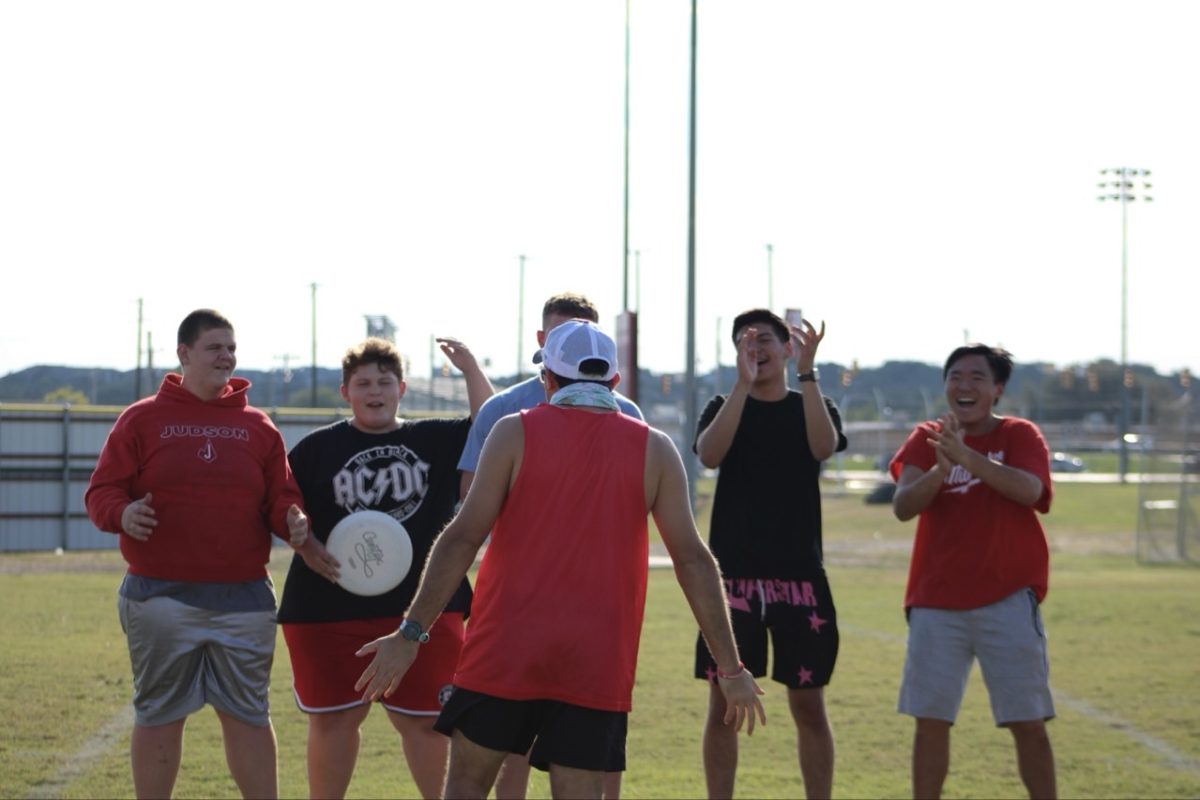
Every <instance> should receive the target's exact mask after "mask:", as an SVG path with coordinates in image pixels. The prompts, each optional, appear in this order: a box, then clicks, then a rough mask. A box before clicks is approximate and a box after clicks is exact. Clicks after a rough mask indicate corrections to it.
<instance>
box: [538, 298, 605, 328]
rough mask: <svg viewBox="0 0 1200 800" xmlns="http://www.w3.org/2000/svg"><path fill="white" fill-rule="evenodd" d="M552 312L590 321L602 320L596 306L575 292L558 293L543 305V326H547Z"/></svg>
mask: <svg viewBox="0 0 1200 800" xmlns="http://www.w3.org/2000/svg"><path fill="white" fill-rule="evenodd" d="M551 314H557V315H559V316H561V317H570V318H572V319H574V318H576V317H578V318H579V319H586V320H588V321H589V322H597V323H598V322H600V312H599V311H597V310H596V306H595V305H593V304H592V301H591V300H588V299H587V298H586V297H584V296H583V295H581V294H575V293H574V292H563V293H562V294H556V295H554V296H553V297H551V298H550V299H549V300H547V301H546V303H545V305H543V306H542V327H543V328H544V327H546V320H548V319H549V318H550V315H551Z"/></svg>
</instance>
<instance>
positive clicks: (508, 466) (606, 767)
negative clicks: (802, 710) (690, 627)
mask: <svg viewBox="0 0 1200 800" xmlns="http://www.w3.org/2000/svg"><path fill="white" fill-rule="evenodd" d="M542 356H543V367H544V380H545V383H546V395H547V398H548V400H549V403H547V404H543V405H540V406H537V407H536V408H533V409H529V410H527V411H524V412H521V413H520V414H513V415H510V416H507V417H504V418H503V419H501V420H500V421H499V422H498V423H497V424H496V426H495V428H493V429H492V432H491V434H489V436H488V439H487V442H486V443H485V445H484V448H483V453H482V455H481V458H480V462H479V469H478V471H477V472H476V475H475V480H474V482H473V483H472V485H471V489H470V492H469V493H468V494H467V498H466V500H465V502H464V504H463V507H462V510H461V511H460V512H459V514H458V516H456V517H455V518H454V520H453V521H452V522H451V523H450V524H449V525H448V526H447V527H446V530H445V531H444V532H443V533H442V535H441V536H440V537H439V538H438V540H437V542H436V543H435V544H434V547H433V551H432V552H431V554H430V557H429V561H428V563H427V564H426V567H425V573H424V575H423V576H422V578H421V586H420V588H419V589H418V590H417V595H416V597H415V598H414V600H413V604H412V606H411V607H410V608H409V610H408V613H407V615H406V617H405V620H404V622H403V623H402V624H401V626H400V629H399V630H398V631H396V632H395V633H393V634H391V635H390V636H386V637H383V638H381V639H376V640H375V641H373V642H370V643H369V644H367V645H365V646H364V647H363V648H362V650H361V651H360V655H366V654H370V653H374V654H375V658H374V659H373V660H372V662H371V664H370V665H369V666H368V667H367V669H366V670H365V671H364V672H363V675H362V677H361V678H360V679H359V681H358V684H357V687H356V688H358V689H359V690H362V691H363V692H364V699H367V700H374V699H377V698H379V697H381V696H385V697H386V696H387V695H388V694H390V693H391V692H392V691H393V690H394V689H395V687H396V685H397V683H398V682H399V680H400V678H401V677H402V676H403V675H404V673H405V671H406V670H407V669H408V667H409V665H411V664H412V662H413V661H414V660H415V658H416V654H417V648H418V647H419V646H420V644H421V643H422V642H424V641H428V638H429V637H428V634H426V633H425V631H427V630H428V629H429V628H430V626H432V625H433V623H434V620H435V619H436V618H437V615H438V613H439V612H440V610H441V609H442V608H444V607H445V605H446V602H447V600H448V599H449V597H450V594H451V593H452V592H453V590H454V587H455V586H457V585H458V582H459V581H460V580H461V579H462V576H463V575H465V574H466V572H467V570H468V569H469V568H470V566H471V564H472V563H473V562H474V559H475V556H476V554H477V553H478V551H479V548H480V547H481V546H482V545H483V543H484V540H485V539H486V538H487V536H488V533H489V532H491V533H492V539H491V543H490V544H489V545H488V549H487V552H486V554H485V556H484V560H483V563H482V565H481V567H480V572H479V576H478V578H477V579H476V582H475V592H476V594H475V600H474V603H473V605H472V618H471V623H470V625H469V626H468V629H467V636H466V642H465V644H464V646H463V653H462V657H461V659H460V661H459V667H458V670H457V672H456V674H455V682H454V683H455V689H454V693H453V695H452V696H451V698H450V700H449V701H448V702H447V704H446V707H445V709H444V710H443V712H442V714H441V716H440V717H439V719H438V724H437V728H438V730H441V731H442V732H443V733H446V734H448V735H449V736H450V737H451V743H450V765H449V770H448V774H447V778H446V789H445V794H446V796H447V797H485V796H486V795H487V793H488V791H489V790H490V789H491V787H492V783H493V781H494V780H495V777H496V773H497V771H498V770H499V768H500V765H501V763H503V761H504V759H505V757H506V756H507V755H508V754H509V753H525V752H529V753H530V763H532V764H533V766H535V767H537V768H538V769H542V770H546V771H548V772H549V773H550V788H551V792H552V794H553V795H554V796H556V797H600V796H601V793H602V789H603V776H604V773H605V772H617V771H621V770H623V769H624V766H625V763H624V761H625V731H626V722H627V715H628V712H629V709H630V704H631V701H632V695H633V680H634V670H635V667H636V663H637V645H638V639H639V636H640V631H641V623H642V612H643V609H644V606H645V592H646V569H647V562H648V552H647V539H646V517H647V515H648V514H651V513H652V514H654V518H655V522H656V523H657V525H658V529H659V532H660V533H661V535H662V539H663V543H664V544H665V545H666V546H667V549H668V551H669V552H670V554H671V558H672V560H673V561H674V564H675V573H676V577H677V579H678V580H679V584H680V586H681V588H682V589H683V592H684V594H685V595H686V596H687V598H688V601H689V604H690V605H691V607H692V609H693V613H694V614H695V615H696V620H697V622H698V623H699V625H700V630H701V632H702V633H703V635H704V637H705V640H706V641H707V643H708V646H709V647H710V648H711V650H712V653H713V655H714V657H715V658H716V661H717V665H718V680H719V686H720V689H721V691H722V692H724V694H725V697H726V701H727V706H728V713H727V714H726V717H725V721H726V723H727V724H730V725H732V726H733V727H734V728H735V729H736V730H740V729H741V727H742V725H743V723H746V724H747V728H748V732H752V731H753V730H754V724H755V717H756V716H757V718H758V719H759V720H761V721H764V722H765V721H766V717H765V713H764V711H763V708H762V703H761V701H760V700H759V699H758V696H759V695H760V694H761V693H762V690H761V689H759V688H758V685H757V684H756V683H755V681H754V679H753V677H752V676H751V675H750V674H749V672H747V671H746V670H745V668H744V667H743V666H742V664H741V661H740V660H739V658H738V652H737V646H736V644H735V643H734V639H733V631H732V629H731V627H730V623H729V614H728V611H727V607H726V604H725V595H724V590H723V588H722V585H721V580H720V573H719V571H718V569H717V565H716V561H715V560H714V559H713V557H712V554H711V553H710V552H709V550H708V547H707V546H706V545H705V544H704V542H703V540H701V538H700V536H699V534H698V533H697V531H696V526H695V521H694V520H693V518H692V511H691V506H690V504H689V497H688V491H687V478H686V476H685V474H684V470H683V463H682V461H681V460H680V458H679V453H678V451H677V450H676V449H675V446H674V444H673V443H672V442H671V440H670V439H669V438H668V437H667V436H666V435H665V434H663V433H662V432H660V431H657V430H654V429H652V428H649V427H648V426H646V424H645V423H644V422H642V421H640V420H637V419H633V418H631V417H628V416H625V415H622V414H620V413H619V412H618V410H617V403H616V400H615V399H614V398H613V395H612V390H613V389H614V388H615V387H616V385H617V383H618V382H619V376H618V374H617V356H616V345H615V343H614V342H613V340H612V338H611V337H609V336H608V335H607V334H605V333H604V332H603V331H601V330H600V329H599V328H598V327H597V326H596V325H595V324H594V323H592V322H589V321H587V320H570V321H568V322H564V323H562V324H561V325H559V326H557V327H555V328H554V330H552V331H550V333H549V334H547V337H546V343H545V346H544V347H543V349H542ZM581 597H585V598H586V599H587V602H586V603H580V602H578V599H579V598H581Z"/></svg>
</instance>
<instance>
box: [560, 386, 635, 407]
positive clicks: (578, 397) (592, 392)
mask: <svg viewBox="0 0 1200 800" xmlns="http://www.w3.org/2000/svg"><path fill="white" fill-rule="evenodd" d="M550 403H551V404H552V405H556V406H591V407H593V408H607V409H608V410H610V411H619V410H620V406H618V405H617V398H615V397H613V393H612V390H611V389H609V388H608V387H607V386H603V385H601V384H599V383H572V384H571V385H570V386H564V387H563V388H561V389H559V390H558V391H557V392H555V393H554V396H553V397H551V398H550Z"/></svg>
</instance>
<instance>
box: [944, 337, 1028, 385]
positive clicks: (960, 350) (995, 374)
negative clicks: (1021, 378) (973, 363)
mask: <svg viewBox="0 0 1200 800" xmlns="http://www.w3.org/2000/svg"><path fill="white" fill-rule="evenodd" d="M964 356H983V358H984V360H986V361H987V363H988V368H989V369H991V371H992V380H994V381H995V382H996V383H999V384H1007V383H1008V379H1009V378H1010V377H1011V376H1012V371H1013V359H1012V353H1010V352H1008V351H1007V350H1005V349H1004V348H1003V347H990V346H988V345H986V344H979V343H978V342H973V343H971V344H964V345H963V346H962V347H956V348H954V352H953V353H951V354H950V357H949V358H947V359H946V365H945V366H944V367H942V380H943V381H944V380H946V376H947V375H949V374H950V368H951V367H953V366H954V362H955V361H958V360H959V359H960V358H963V357H964Z"/></svg>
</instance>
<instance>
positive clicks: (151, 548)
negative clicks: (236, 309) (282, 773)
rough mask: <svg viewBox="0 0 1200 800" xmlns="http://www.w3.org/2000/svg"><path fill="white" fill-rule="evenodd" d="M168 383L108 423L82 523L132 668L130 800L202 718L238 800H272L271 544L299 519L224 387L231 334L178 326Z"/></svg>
mask: <svg viewBox="0 0 1200 800" xmlns="http://www.w3.org/2000/svg"><path fill="white" fill-rule="evenodd" d="M178 342H179V344H178V347H177V349H176V353H177V354H178V356H179V363H180V366H181V373H182V374H168V375H167V376H166V378H164V380H163V383H162V386H161V387H160V388H159V390H158V393H157V394H155V395H153V396H151V397H148V398H145V399H144V400H139V401H138V402H136V403H134V404H133V405H131V406H129V408H127V409H125V411H124V412H123V413H122V414H121V416H120V417H119V418H118V419H117V422H116V424H115V425H114V426H113V429H112V431H111V432H110V433H109V435H108V439H107V440H106V441H105V443H104V448H103V449H102V450H101V452H100V458H99V461H98V462H97V464H96V470H95V472H94V473H93V474H92V479H91V482H90V484H89V485H88V490H87V494H86V495H85V502H86V505H87V510H88V515H89V516H90V517H91V519H92V522H93V523H95V525H96V527H98V528H99V529H100V530H104V531H108V532H110V533H115V534H118V535H119V536H120V544H121V554H122V555H123V556H124V557H125V560H126V562H128V564H129V571H128V573H127V574H126V576H125V579H124V580H123V581H122V583H121V588H120V591H119V598H118V611H119V614H120V619H121V627H122V628H123V630H124V631H125V634H126V637H127V639H128V644H129V657H130V662H131V665H132V668H133V684H134V698H133V705H134V729H133V735H132V739H131V743H130V760H131V764H132V771H133V784H134V790H135V792H136V793H137V796H138V797H168V796H170V794H171V792H172V790H173V788H174V785H175V778H176V776H177V775H178V773H179V763H180V758H181V756H182V752H183V729H184V725H185V723H186V722H187V717H188V715H190V714H191V713H192V712H194V711H198V710H199V709H200V708H202V707H203V706H204V705H205V704H206V703H208V704H211V705H212V706H213V708H214V709H215V710H216V712H217V716H218V718H219V719H220V721H221V730H222V734H223V735H224V738H225V754H226V760H227V761H228V764H229V771H230V773H231V774H232V776H233V778H234V780H235V782H236V783H237V785H238V788H239V790H240V791H241V793H242V795H243V796H246V797H274V796H276V795H277V794H278V779H277V772H276V765H275V731H274V729H273V728H272V726H271V718H270V714H269V708H268V702H267V685H268V681H269V678H270V673H271V662H272V659H273V657H274V652H275V594H274V590H273V588H272V585H271V579H270V577H269V575H268V572H267V560H268V558H269V557H270V550H271V533H272V532H275V533H277V534H280V533H282V532H285V531H286V532H288V535H289V536H290V537H291V538H292V540H294V541H296V542H300V541H305V544H304V545H303V546H302V549H303V547H313V546H314V544H313V542H314V540H313V539H311V538H307V533H308V520H307V518H306V517H305V515H304V513H303V512H302V511H301V510H300V506H299V503H300V502H301V497H300V492H299V490H298V488H297V487H296V483H295V481H294V480H293V479H292V474H291V471H290V469H289V467H288V461H287V451H286V449H285V447H284V443H283V437H282V436H280V434H279V431H278V430H277V429H276V428H275V426H274V425H273V424H272V423H271V420H270V419H269V418H268V417H267V415H266V414H264V413H262V412H261V411H259V410H258V409H255V408H252V407H250V406H249V405H248V404H247V399H246V391H247V389H249V388H250V382H249V381H247V380H245V379H243V378H235V377H233V368H234V366H235V365H236V364H237V357H236V355H235V351H236V349H237V343H236V341H235V339H234V333H233V325H232V324H230V322H229V320H228V319H226V318H225V317H223V316H222V315H221V314H219V313H217V312H216V311H213V310H211V309H200V310H197V311H193V312H192V313H191V314H189V315H188V316H187V317H185V318H184V320H183V322H182V323H181V324H180V326H179V337H178Z"/></svg>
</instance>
